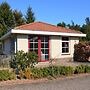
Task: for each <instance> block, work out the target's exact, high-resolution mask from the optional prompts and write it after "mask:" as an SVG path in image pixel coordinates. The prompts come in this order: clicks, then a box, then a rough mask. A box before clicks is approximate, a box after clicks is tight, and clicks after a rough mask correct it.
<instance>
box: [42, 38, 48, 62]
mask: <svg viewBox="0 0 90 90" xmlns="http://www.w3.org/2000/svg"><path fill="white" fill-rule="evenodd" d="M48 41H49V40H48V37H41V59H42V60H48V52H49V47H48Z"/></svg>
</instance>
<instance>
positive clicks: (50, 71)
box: [31, 66, 74, 78]
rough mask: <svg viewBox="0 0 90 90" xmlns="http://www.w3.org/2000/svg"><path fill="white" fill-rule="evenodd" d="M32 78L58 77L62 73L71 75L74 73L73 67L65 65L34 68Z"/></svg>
mask: <svg viewBox="0 0 90 90" xmlns="http://www.w3.org/2000/svg"><path fill="white" fill-rule="evenodd" d="M31 72H32V78H43V77H44V78H45V77H49V76H51V77H58V76H61V75H71V74H73V73H74V69H73V68H72V67H65V66H60V67H59V66H52V67H51V66H50V67H44V68H32V70H31Z"/></svg>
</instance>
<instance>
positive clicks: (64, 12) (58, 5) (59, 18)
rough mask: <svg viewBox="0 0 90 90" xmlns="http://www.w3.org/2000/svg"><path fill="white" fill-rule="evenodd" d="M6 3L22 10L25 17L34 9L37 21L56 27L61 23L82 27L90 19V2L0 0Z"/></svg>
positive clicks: (73, 0) (85, 0) (76, 0)
mask: <svg viewBox="0 0 90 90" xmlns="http://www.w3.org/2000/svg"><path fill="white" fill-rule="evenodd" d="M3 1H6V2H8V3H9V5H10V6H11V8H12V9H17V10H20V11H21V12H22V13H23V14H24V15H25V14H26V11H27V8H28V7H29V6H30V7H32V10H33V12H34V13H35V17H36V21H42V22H47V23H50V24H54V25H56V24H57V23H59V22H63V21H64V22H65V23H67V24H70V23H71V21H72V20H73V21H74V22H75V24H80V25H82V24H83V23H85V18H86V17H90V0H0V4H1V3H2V2H3Z"/></svg>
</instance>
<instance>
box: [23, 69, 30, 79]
mask: <svg viewBox="0 0 90 90" xmlns="http://www.w3.org/2000/svg"><path fill="white" fill-rule="evenodd" d="M24 77H25V78H26V79H30V77H31V71H30V68H26V69H25V71H24Z"/></svg>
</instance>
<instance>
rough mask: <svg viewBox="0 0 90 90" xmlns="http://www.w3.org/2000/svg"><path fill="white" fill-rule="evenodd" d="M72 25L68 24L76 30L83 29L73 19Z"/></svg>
mask: <svg viewBox="0 0 90 90" xmlns="http://www.w3.org/2000/svg"><path fill="white" fill-rule="evenodd" d="M71 23H72V24H71V25H70V24H68V25H67V26H68V27H69V28H70V29H73V30H76V31H81V26H80V25H78V24H75V23H74V22H73V21H71Z"/></svg>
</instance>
